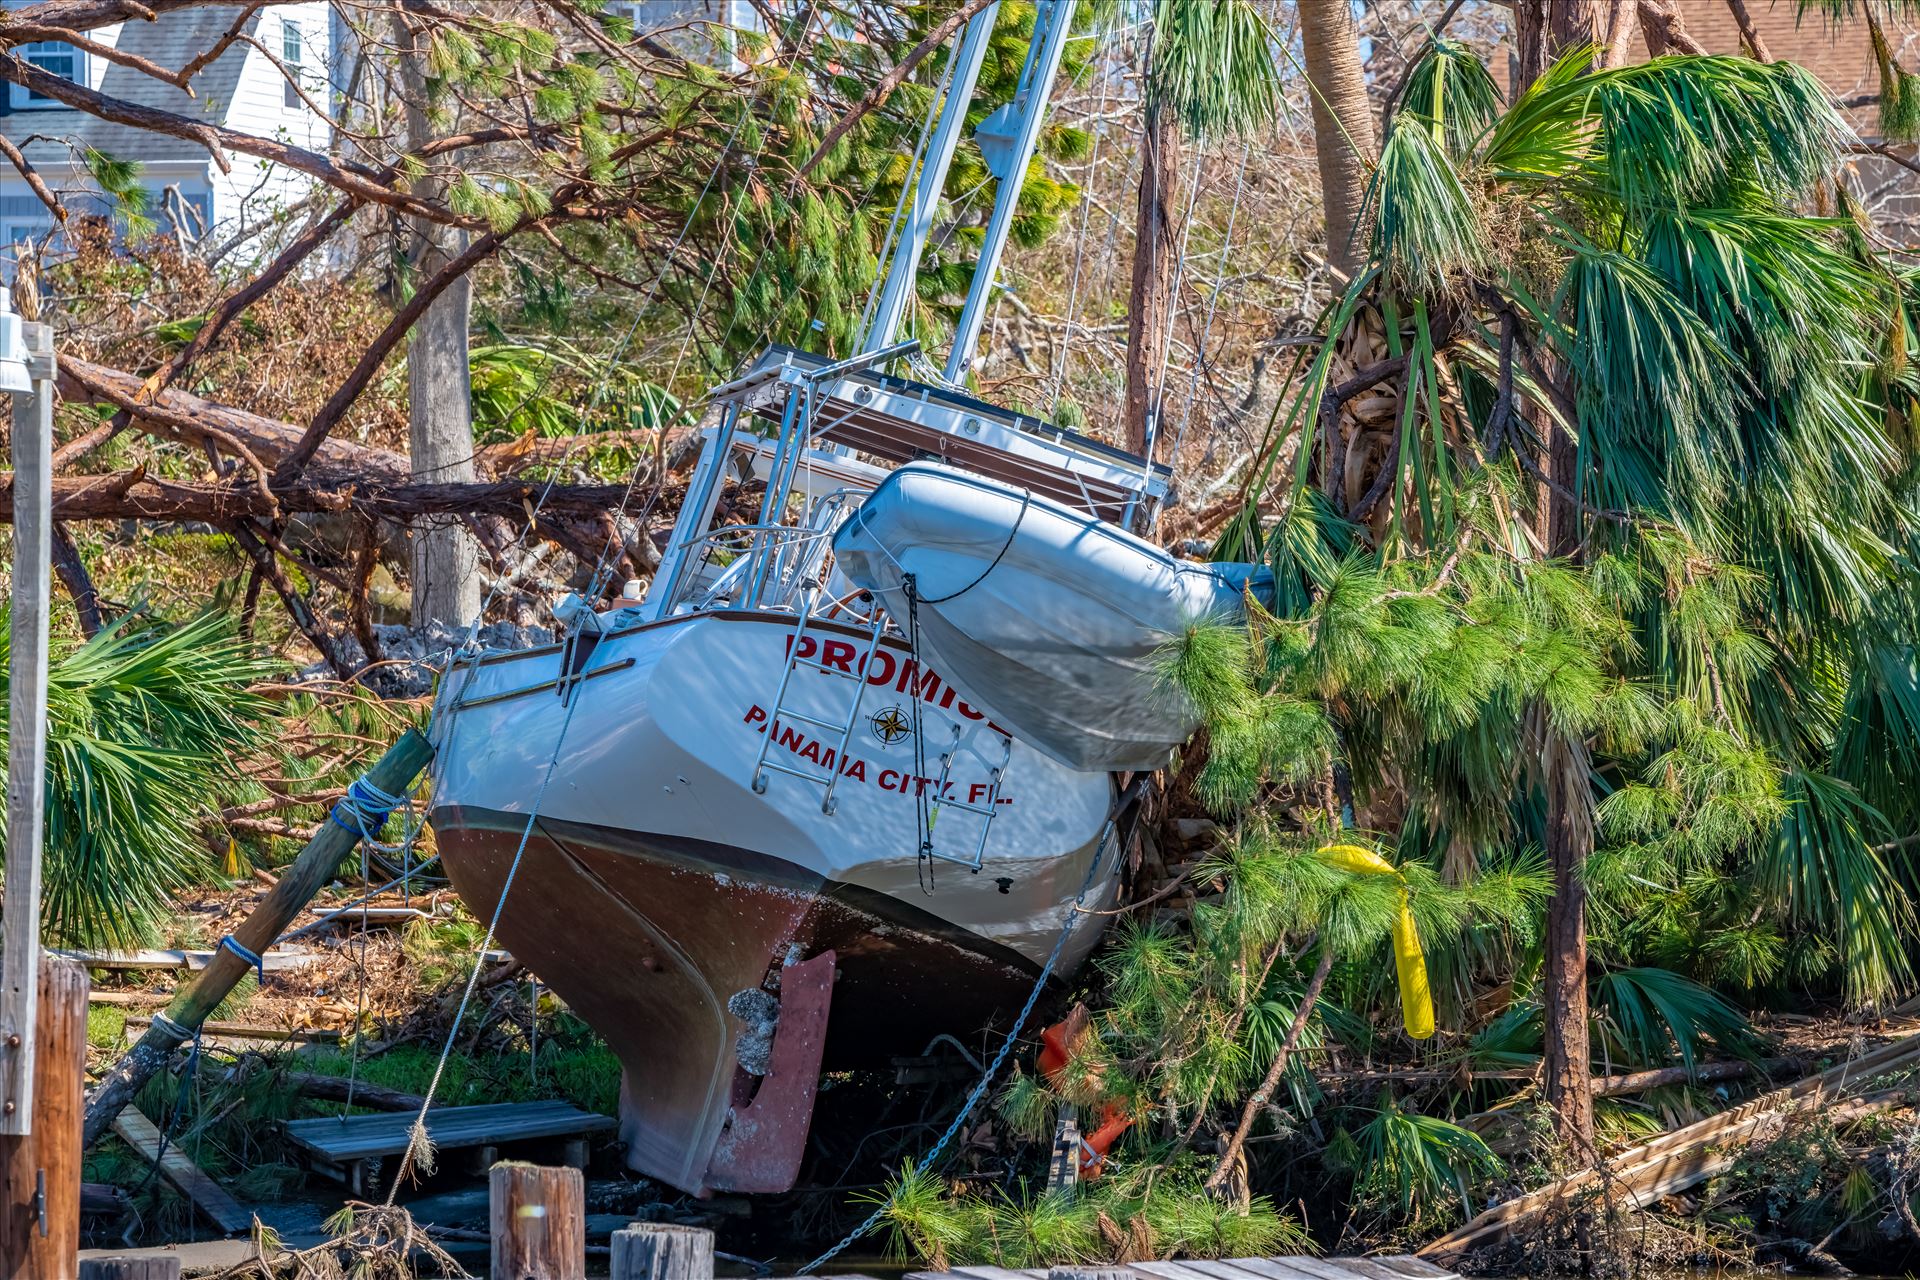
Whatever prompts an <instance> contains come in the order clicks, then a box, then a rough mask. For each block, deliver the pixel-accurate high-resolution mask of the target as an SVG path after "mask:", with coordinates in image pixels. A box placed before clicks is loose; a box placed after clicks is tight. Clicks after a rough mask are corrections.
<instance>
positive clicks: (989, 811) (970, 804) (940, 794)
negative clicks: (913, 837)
mask: <svg viewBox="0 0 1920 1280" xmlns="http://www.w3.org/2000/svg"><path fill="white" fill-rule="evenodd" d="M960 736H961V728H960V725H959V724H958V723H957V722H956V723H955V724H954V726H953V741H952V742H950V743H948V744H947V749H946V750H945V751H943V752H941V753H940V780H939V782H938V783H936V784H935V786H934V790H933V804H932V806H931V807H930V808H929V809H928V811H927V826H926V830H924V831H922V832H921V833H920V852H921V853H922V854H924V855H925V856H927V857H929V858H938V859H940V860H941V861H942V862H956V863H959V864H960V865H961V866H963V867H965V868H966V869H967V870H969V871H978V870H980V867H981V865H982V863H983V862H984V861H985V860H986V856H987V832H988V831H989V830H991V829H992V827H993V818H994V815H995V814H997V813H999V812H1000V784H1001V783H1002V782H1004V781H1005V780H1006V776H1007V763H1008V761H1010V760H1012V759H1013V739H1012V738H1011V737H1009V736H1008V735H1006V734H1001V741H1002V743H1004V744H1005V745H1004V748H1003V750H1002V751H1001V753H1000V763H999V764H997V765H995V766H993V768H992V770H991V771H990V772H989V773H988V774H987V794H986V797H985V798H984V799H982V800H979V801H966V800H948V799H946V798H945V796H946V794H947V785H948V783H949V782H950V781H951V779H952V777H953V758H954V757H955V756H957V755H959V754H960ZM942 809H958V810H960V812H962V813H971V814H976V815H978V816H979V818H980V839H979V840H978V841H977V842H975V844H974V846H973V855H972V856H971V857H962V856H960V855H959V854H957V853H942V852H941V851H940V849H939V848H938V846H936V845H935V844H934V843H933V828H934V825H935V824H936V823H938V822H939V821H940V811H941V810H942Z"/></svg>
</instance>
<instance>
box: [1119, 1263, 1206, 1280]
mask: <svg viewBox="0 0 1920 1280" xmlns="http://www.w3.org/2000/svg"><path fill="white" fill-rule="evenodd" d="M1127 1269H1128V1270H1129V1271H1132V1272H1134V1273H1135V1274H1136V1275H1145V1276H1153V1277H1155V1280H1214V1277H1212V1276H1209V1275H1208V1274H1207V1273H1206V1272H1204V1271H1196V1270H1194V1269H1193V1268H1192V1267H1191V1266H1189V1265H1187V1264H1186V1263H1185V1262H1129V1263H1128V1264H1127Z"/></svg>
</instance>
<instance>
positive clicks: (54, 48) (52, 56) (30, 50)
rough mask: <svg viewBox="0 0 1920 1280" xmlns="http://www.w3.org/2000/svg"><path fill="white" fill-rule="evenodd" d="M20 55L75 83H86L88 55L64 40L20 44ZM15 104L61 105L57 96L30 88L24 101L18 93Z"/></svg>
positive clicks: (44, 69) (43, 69)
mask: <svg viewBox="0 0 1920 1280" xmlns="http://www.w3.org/2000/svg"><path fill="white" fill-rule="evenodd" d="M20 56H21V57H22V58H25V59H26V60H27V61H28V62H30V63H32V64H33V65H34V66H36V67H38V68H40V69H41V70H42V71H45V72H48V73H50V74H52V75H56V76H59V77H60V78H61V79H62V80H71V81H73V82H74V83H75V84H84V83H86V71H87V63H86V55H85V54H83V53H81V52H80V50H78V49H76V48H74V47H73V46H72V45H70V44H68V43H66V42H65V41H63V40H35V41H33V42H32V43H30V44H23V45H21V46H20ZM14 105H15V106H49V107H52V106H59V105H61V104H60V101H59V99H57V98H50V97H48V96H47V95H46V94H44V93H34V92H32V91H31V90H28V91H27V92H26V93H25V96H24V101H22V99H21V98H20V97H19V96H18V95H16V97H15V100H14Z"/></svg>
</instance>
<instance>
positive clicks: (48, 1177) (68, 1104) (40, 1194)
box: [0, 956, 87, 1280]
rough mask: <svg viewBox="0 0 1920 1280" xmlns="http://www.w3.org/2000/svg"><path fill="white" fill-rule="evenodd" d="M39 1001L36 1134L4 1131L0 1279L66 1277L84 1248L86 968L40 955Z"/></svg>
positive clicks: (0, 1167)
mask: <svg viewBox="0 0 1920 1280" xmlns="http://www.w3.org/2000/svg"><path fill="white" fill-rule="evenodd" d="M37 985H38V987H39V990H38V992H37V993H36V999H35V1002H34V1003H35V1017H34V1038H35V1040H36V1041H37V1044H36V1051H35V1053H34V1059H33V1093H32V1100H31V1104H30V1105H31V1109H32V1111H33V1132H31V1133H21V1134H12V1133H10V1134H0V1277H5V1278H6V1280H68V1277H70V1276H72V1275H73V1273H74V1257H75V1255H76V1254H78V1253H79V1251H80V1110H81V1107H82V1104H83V1101H84V1098H85V1089H86V1079H87V1075H86V1071H87V971H86V970H85V969H84V968H82V967H81V966H80V965H79V964H78V963H77V962H75V961H72V960H65V959H61V958H59V957H57V956H42V957H41V958H40V972H39V980H38V984H37Z"/></svg>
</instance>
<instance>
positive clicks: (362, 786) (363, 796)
mask: <svg viewBox="0 0 1920 1280" xmlns="http://www.w3.org/2000/svg"><path fill="white" fill-rule="evenodd" d="M406 802H407V797H406V796H405V795H397V796H396V795H390V794H388V793H387V792H385V791H382V790H381V789H380V788H379V787H376V786H375V785H374V784H373V783H371V782H369V781H367V780H366V779H365V778H355V779H354V780H353V781H352V782H351V783H350V784H348V786H347V794H346V795H344V796H341V797H340V800H339V802H338V803H337V804H335V805H334V806H333V808H332V809H330V810H329V811H328V813H327V816H328V817H329V818H331V819H333V824H334V825H335V826H337V827H339V828H340V829H341V830H342V831H345V832H348V833H350V834H352V835H356V836H359V837H360V838H362V839H363V840H366V841H367V842H368V843H373V842H374V837H375V836H377V835H379V834H380V832H381V830H382V829H383V828H384V827H385V826H386V825H387V819H388V818H389V817H391V816H393V811H394V810H395V809H398V808H399V807H400V806H401V805H403V804H405V803H406Z"/></svg>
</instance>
